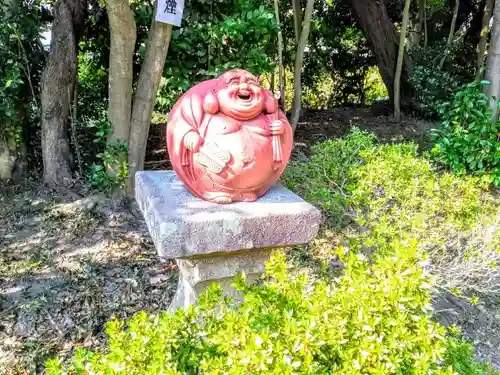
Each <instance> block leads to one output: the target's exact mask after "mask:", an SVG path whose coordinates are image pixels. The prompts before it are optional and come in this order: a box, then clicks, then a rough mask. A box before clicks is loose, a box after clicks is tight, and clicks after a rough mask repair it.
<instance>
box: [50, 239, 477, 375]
mask: <svg viewBox="0 0 500 375" xmlns="http://www.w3.org/2000/svg"><path fill="white" fill-rule="evenodd" d="M391 251H392V252H393V256H392V257H385V258H379V259H377V261H376V262H375V263H374V264H372V265H370V264H369V262H368V261H367V260H366V259H365V258H364V257H362V256H360V255H356V254H355V253H353V252H349V253H347V254H346V255H344V256H343V259H344V261H345V264H346V269H345V273H344V275H343V276H342V277H341V278H339V279H337V280H335V281H334V282H333V283H331V284H329V283H327V282H326V281H324V280H316V281H312V280H311V279H309V278H308V276H307V275H305V274H302V275H300V276H291V273H290V272H289V271H288V270H287V267H286V263H285V259H284V257H283V256H282V255H275V256H274V257H273V258H272V259H271V261H270V262H269V263H268V265H267V277H266V280H265V281H264V284H263V285H246V284H245V283H244V281H243V279H242V278H240V279H239V280H236V285H237V288H238V289H240V290H241V291H242V292H243V293H244V296H245V298H244V302H243V303H242V304H241V305H240V306H239V307H237V308H234V309H233V308H230V303H229V301H228V300H227V299H224V298H222V297H221V290H220V288H219V287H217V286H215V285H213V286H212V287H211V288H210V289H209V291H208V293H206V294H205V295H204V296H203V297H202V298H201V300H200V303H199V305H198V306H194V307H191V308H189V309H187V310H186V311H184V310H178V311H177V312H176V313H175V314H168V313H162V314H156V315H148V314H146V313H140V314H138V315H136V316H135V317H133V318H132V319H131V320H129V321H127V322H124V321H119V320H114V321H111V322H110V323H108V325H107V334H108V337H109V342H108V349H107V350H106V351H105V352H103V353H91V352H84V351H80V352H78V353H77V354H76V356H75V357H74V358H73V363H72V364H71V365H69V366H64V365H63V364H62V362H61V360H60V359H54V360H51V361H49V362H48V363H47V372H46V373H47V375H62V374H110V375H111V374H127V375H139V374H141V375H146V374H147V375H155V374H172V375H173V374H192V375H195V374H207V375H208V374H276V375H278V374H279V375H283V374H311V375H313V374H314V375H318V374H339V375H342V374H345V375H355V374H374V375H375V374H380V375H382V374H383V375H386V374H422V375H423V374H448V375H452V374H453V370H452V368H451V366H450V365H451V364H454V363H458V364H460V366H462V367H463V368H467V367H464V366H465V365H464V361H465V360H467V361H468V362H471V361H473V360H472V359H471V358H466V357H464V356H461V357H460V358H458V359H456V358H455V356H454V354H453V353H454V351H447V345H448V344H447V340H446V339H445V338H444V335H445V331H444V328H443V327H440V326H438V325H437V324H436V323H433V322H432V321H431V319H430V316H429V313H430V310H429V303H430V297H429V291H428V290H429V288H428V280H427V276H426V275H425V274H424V273H423V272H422V269H421V267H419V265H418V264H417V262H416V259H417V258H418V256H417V249H416V247H415V245H414V244H413V243H407V244H402V243H394V244H393V245H392V250H391ZM468 366H469V367H470V366H472V365H471V364H469V365H468ZM457 367H458V366H457ZM459 370H460V369H458V368H457V371H459ZM486 373H487V372H485V374H486ZM458 374H464V375H470V373H466V372H460V371H459V372H458Z"/></svg>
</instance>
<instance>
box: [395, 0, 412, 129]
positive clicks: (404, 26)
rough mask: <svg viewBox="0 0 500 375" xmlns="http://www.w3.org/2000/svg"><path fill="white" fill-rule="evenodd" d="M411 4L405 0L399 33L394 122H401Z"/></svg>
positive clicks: (408, 0) (409, 0)
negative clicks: (402, 74)
mask: <svg viewBox="0 0 500 375" xmlns="http://www.w3.org/2000/svg"><path fill="white" fill-rule="evenodd" d="M410 4H411V0H405V7H404V10H403V23H402V25H401V31H400V32H399V51H398V61H397V63H396V73H395V78H394V120H395V121H397V122H399V121H401V103H400V84H401V71H402V70H403V58H404V54H405V41H406V29H407V27H408V18H409V14H410Z"/></svg>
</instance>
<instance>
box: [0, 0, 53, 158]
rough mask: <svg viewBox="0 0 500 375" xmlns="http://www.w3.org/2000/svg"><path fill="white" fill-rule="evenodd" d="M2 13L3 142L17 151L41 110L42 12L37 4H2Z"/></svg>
mask: <svg viewBox="0 0 500 375" xmlns="http://www.w3.org/2000/svg"><path fill="white" fill-rule="evenodd" d="M0 13H1V14H2V18H1V20H0V139H2V140H3V141H4V142H6V143H7V144H8V147H10V148H12V149H15V148H17V147H18V146H19V145H20V144H21V141H22V132H23V127H24V126H25V124H26V123H27V122H28V120H29V119H30V117H32V116H33V115H34V114H36V111H37V109H38V108H37V93H38V86H37V83H38V79H39V74H40V72H41V63H42V62H43V48H42V46H41V44H40V43H39V41H38V38H39V36H40V33H41V29H42V22H41V9H40V7H39V5H38V4H37V3H34V4H25V3H24V2H22V1H12V2H11V1H6V0H1V1H0Z"/></svg>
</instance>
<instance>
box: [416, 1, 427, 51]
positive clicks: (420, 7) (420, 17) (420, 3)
mask: <svg viewBox="0 0 500 375" xmlns="http://www.w3.org/2000/svg"><path fill="white" fill-rule="evenodd" d="M424 17H425V0H418V28H417V35H416V37H415V39H414V42H415V43H414V45H416V46H420V41H421V38H422V32H423V33H424V34H425V31H424V26H425V24H424Z"/></svg>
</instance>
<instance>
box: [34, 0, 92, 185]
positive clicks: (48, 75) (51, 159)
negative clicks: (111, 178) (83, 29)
mask: <svg viewBox="0 0 500 375" xmlns="http://www.w3.org/2000/svg"><path fill="white" fill-rule="evenodd" d="M85 10H86V2H85V1H84V0H59V1H58V2H57V3H56V5H55V6H54V21H53V26H52V38H51V42H50V52H49V56H48V58H47V62H46V66H45V68H44V71H43V75H42V82H41V85H42V93H41V102H42V114H41V122H42V159H43V174H44V180H45V182H46V183H47V184H48V185H50V186H58V185H62V186H66V185H68V184H70V183H71V180H72V174H71V163H70V157H71V153H70V147H69V140H68V134H67V130H68V129H67V122H68V116H69V113H70V106H71V102H72V95H73V90H74V87H75V80H76V72H77V60H76V57H77V29H78V28H79V27H80V26H81V25H82V24H83V21H84V17H85Z"/></svg>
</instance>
